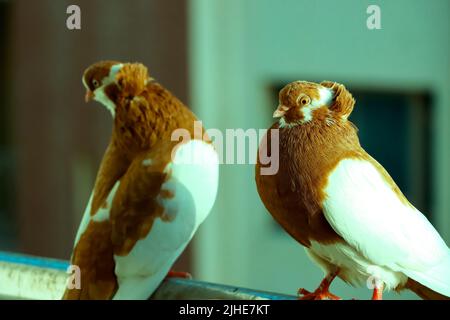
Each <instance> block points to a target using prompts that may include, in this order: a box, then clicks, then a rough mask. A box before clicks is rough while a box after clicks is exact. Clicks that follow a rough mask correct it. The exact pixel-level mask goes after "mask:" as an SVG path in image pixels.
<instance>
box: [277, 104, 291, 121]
mask: <svg viewBox="0 0 450 320" xmlns="http://www.w3.org/2000/svg"><path fill="white" fill-rule="evenodd" d="M288 110H289V108H288V107H286V106H283V105H282V104H280V105H279V106H278V108H277V110H275V112H274V113H273V117H274V118H281V117H282V116H284V114H285V113H286V112H287V111H288Z"/></svg>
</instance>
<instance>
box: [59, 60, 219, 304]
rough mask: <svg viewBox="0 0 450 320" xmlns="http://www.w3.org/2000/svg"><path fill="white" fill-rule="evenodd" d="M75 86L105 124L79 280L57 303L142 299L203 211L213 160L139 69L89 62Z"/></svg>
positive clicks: (180, 110) (183, 110) (183, 116)
mask: <svg viewBox="0 0 450 320" xmlns="http://www.w3.org/2000/svg"><path fill="white" fill-rule="evenodd" d="M82 81H83V84H84V87H85V88H86V101H90V100H96V101H98V102H100V103H101V104H103V105H104V106H105V107H106V108H107V109H108V110H109V112H110V113H111V115H112V118H113V122H114V123H113V129H112V134H111V139H110V142H109V145H108V147H107V149H106V152H105V154H104V156H103V159H102V162H101V164H100V168H99V171H98V173H97V177H96V181H95V185H94V188H93V191H92V193H91V196H90V199H89V202H88V204H87V207H86V210H85V212H84V215H83V217H82V220H81V223H80V226H79V229H78V232H77V234H76V237H75V243H74V249H73V253H72V258H71V264H72V265H73V266H76V267H78V268H79V270H80V283H79V286H78V288H77V287H76V286H72V287H70V288H69V286H68V288H66V290H65V292H64V295H63V299H74V300H78V299H101V300H108V299H148V298H149V297H150V296H151V295H152V293H153V292H154V291H155V290H156V289H157V287H158V286H159V285H160V284H161V282H162V281H163V280H164V279H165V277H166V276H167V274H169V273H170V269H171V266H172V265H173V263H174V262H175V260H176V259H177V257H178V256H179V255H180V254H181V253H182V252H183V250H184V249H185V247H186V246H187V244H188V243H189V241H190V240H191V239H192V237H193V235H194V233H195V232H196V230H197V228H198V227H199V226H200V224H201V223H202V222H203V221H204V220H205V218H206V217H207V216H208V214H209V212H210V211H211V208H212V206H213V204H214V201H215V198H216V194H217V187H218V155H217V152H216V150H215V149H214V146H213V144H212V143H211V141H210V140H209V139H208V137H207V135H206V134H205V135H204V136H201V135H200V136H199V135H194V127H195V123H196V122H198V119H197V117H196V116H195V115H194V114H193V113H192V112H191V111H190V110H189V109H188V108H187V107H186V106H185V105H184V104H183V103H182V102H181V101H179V100H178V99H177V98H176V97H175V96H174V95H173V94H172V93H170V92H169V91H168V90H167V89H165V88H164V87H163V86H162V85H160V84H159V83H158V82H156V81H155V80H154V79H153V78H151V77H150V76H149V74H148V70H147V68H146V67H145V66H144V65H143V64H141V63H121V62H118V61H101V62H97V63H95V64H93V65H91V66H90V67H89V68H87V69H86V71H85V72H84V74H83V78H82ZM202 129H203V128H202ZM180 138H182V139H180ZM180 140H181V141H180ZM199 159H200V160H201V161H199Z"/></svg>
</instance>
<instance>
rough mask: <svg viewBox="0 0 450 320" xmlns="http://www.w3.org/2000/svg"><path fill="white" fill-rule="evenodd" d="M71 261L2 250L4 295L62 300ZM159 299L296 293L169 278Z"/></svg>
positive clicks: (264, 296)
mask: <svg viewBox="0 0 450 320" xmlns="http://www.w3.org/2000/svg"><path fill="white" fill-rule="evenodd" d="M68 267H69V263H68V262H67V261H62V260H56V259H48V258H39V257H33V256H28V255H22V254H12V253H6V252H0V299H33V300H58V299H60V298H61V296H62V294H63V292H64V289H65V286H66V281H67V277H68V274H67V273H66V270H67V268H68ZM150 299H155V300H178V299H184V300H204V299H227V300H294V299H296V297H294V296H289V295H282V294H277V293H270V292H263V291H258V290H251V289H244V288H239V287H235V286H227V285H221V284H214V283H209V282H203V281H196V280H187V279H179V278H169V279H166V280H164V281H163V283H162V284H161V285H160V286H159V288H158V289H157V290H156V292H155V293H154V294H153V295H152V296H151V297H150Z"/></svg>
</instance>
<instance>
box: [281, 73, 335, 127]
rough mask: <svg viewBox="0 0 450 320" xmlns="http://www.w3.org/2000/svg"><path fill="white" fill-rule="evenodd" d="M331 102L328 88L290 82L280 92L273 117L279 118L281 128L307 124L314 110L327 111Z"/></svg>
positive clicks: (310, 83) (330, 92) (331, 96)
mask: <svg viewBox="0 0 450 320" xmlns="http://www.w3.org/2000/svg"><path fill="white" fill-rule="evenodd" d="M332 100H333V91H332V90H331V89H330V88H327V87H324V86H322V85H320V84H317V83H313V82H306V81H295V82H291V83H289V84H288V85H286V86H285V87H284V88H283V89H281V90H280V93H279V105H278V108H277V109H276V110H275V112H274V113H273V117H274V118H280V125H281V126H285V125H289V126H292V125H297V124H304V123H308V122H310V121H311V120H312V119H313V118H314V114H315V112H316V110H319V109H323V108H326V109H328V107H329V106H330V105H331V102H332Z"/></svg>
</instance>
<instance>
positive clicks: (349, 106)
mask: <svg viewBox="0 0 450 320" xmlns="http://www.w3.org/2000/svg"><path fill="white" fill-rule="evenodd" d="M320 85H322V86H324V87H327V88H330V89H331V90H333V92H334V95H333V102H332V103H331V106H330V107H329V109H330V110H331V111H333V112H334V113H335V114H336V115H337V116H340V117H341V118H343V119H345V120H346V119H347V118H348V116H349V115H350V114H351V113H352V111H353V107H354V105H355V99H354V98H353V96H352V94H351V93H350V92H349V91H348V90H347V89H346V88H345V86H344V85H342V84H340V83H337V82H332V81H323V82H321V83H320Z"/></svg>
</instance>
